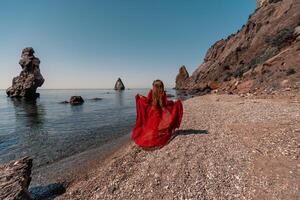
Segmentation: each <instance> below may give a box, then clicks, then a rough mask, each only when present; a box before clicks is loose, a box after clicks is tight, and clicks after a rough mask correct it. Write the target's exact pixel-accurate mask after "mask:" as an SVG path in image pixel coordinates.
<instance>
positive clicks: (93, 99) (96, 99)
mask: <svg viewBox="0 0 300 200" xmlns="http://www.w3.org/2000/svg"><path fill="white" fill-rule="evenodd" d="M102 99H103V98H100V97H95V98H92V99H90V100H92V101H101V100H102Z"/></svg>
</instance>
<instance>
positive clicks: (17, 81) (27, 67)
mask: <svg viewBox="0 0 300 200" xmlns="http://www.w3.org/2000/svg"><path fill="white" fill-rule="evenodd" d="M33 54H34V50H33V48H32V47H27V48H25V49H23V50H22V55H21V59H20V61H19V64H20V65H21V67H22V71H21V73H20V75H19V76H17V77H15V78H13V81H12V86H11V87H9V88H8V89H7V90H6V93H7V95H8V96H9V97H24V98H27V99H34V98H36V97H38V96H39V94H38V93H36V90H37V88H38V87H41V86H42V85H43V83H44V78H43V76H42V75H41V73H40V67H39V65H40V60H39V59H38V58H37V57H35V56H34V55H33Z"/></svg>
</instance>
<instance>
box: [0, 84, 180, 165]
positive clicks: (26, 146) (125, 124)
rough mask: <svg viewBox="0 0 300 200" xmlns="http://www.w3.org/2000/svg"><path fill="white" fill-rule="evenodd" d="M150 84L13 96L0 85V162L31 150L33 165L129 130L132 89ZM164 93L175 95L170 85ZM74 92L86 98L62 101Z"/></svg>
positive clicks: (133, 111) (133, 115)
mask: <svg viewBox="0 0 300 200" xmlns="http://www.w3.org/2000/svg"><path fill="white" fill-rule="evenodd" d="M148 90H149V89H127V90H124V91H120V92H119V91H114V90H109V89H68V90H62V89H60V90H54V89H40V90H38V92H39V93H40V98H38V99H37V100H35V101H24V100H20V99H12V98H9V97H7V96H6V93H5V90H0V164H3V163H6V162H8V161H11V160H14V159H18V158H20V157H23V156H30V157H31V158H33V160H34V166H33V167H34V168H37V167H41V166H45V165H49V164H52V163H54V162H58V161H60V160H62V159H65V158H68V157H71V156H74V155H76V154H79V153H82V152H84V151H88V150H91V149H93V148H99V147H101V146H103V145H105V144H107V143H109V142H111V141H113V140H116V139H117V138H120V137H122V136H124V135H125V134H130V132H131V130H132V128H133V126H134V123H135V119H136V108H135V95H136V94H137V93H139V94H142V95H146V94H147V93H148ZM167 93H168V94H171V95H174V97H173V99H177V98H179V97H178V96H177V95H176V91H175V90H173V89H167ZM76 95H79V96H82V97H83V99H84V100H85V102H84V103H83V104H82V105H77V106H72V105H70V104H64V103H62V102H63V101H65V100H69V98H70V97H71V96H76ZM95 98H101V99H96V100H95Z"/></svg>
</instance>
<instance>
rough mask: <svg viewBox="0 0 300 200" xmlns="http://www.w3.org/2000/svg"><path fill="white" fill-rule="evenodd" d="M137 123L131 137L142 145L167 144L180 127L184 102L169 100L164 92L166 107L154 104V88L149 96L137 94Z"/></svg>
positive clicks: (157, 145)
mask: <svg viewBox="0 0 300 200" xmlns="http://www.w3.org/2000/svg"><path fill="white" fill-rule="evenodd" d="M135 99H136V113H137V117H136V123H135V126H134V129H133V131H132V135H131V139H132V140H133V141H134V142H135V143H136V144H137V145H139V146H141V147H159V146H163V145H165V144H166V143H167V142H168V141H169V140H170V138H171V136H172V134H173V133H174V131H175V129H176V128H179V126H180V123H181V119H182V115H183V109H182V103H181V101H180V100H178V101H175V102H174V101H169V100H167V96H166V94H165V93H164V95H163V100H164V105H165V106H164V107H163V108H157V107H156V106H153V105H152V90H150V91H149V93H148V96H147V97H144V96H139V95H136V97H135Z"/></svg>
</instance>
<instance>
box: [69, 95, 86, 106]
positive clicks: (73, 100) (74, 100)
mask: <svg viewBox="0 0 300 200" xmlns="http://www.w3.org/2000/svg"><path fill="white" fill-rule="evenodd" d="M83 103H84V100H83V98H82V97H81V96H72V97H71V98H70V104H71V105H81V104H83Z"/></svg>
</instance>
